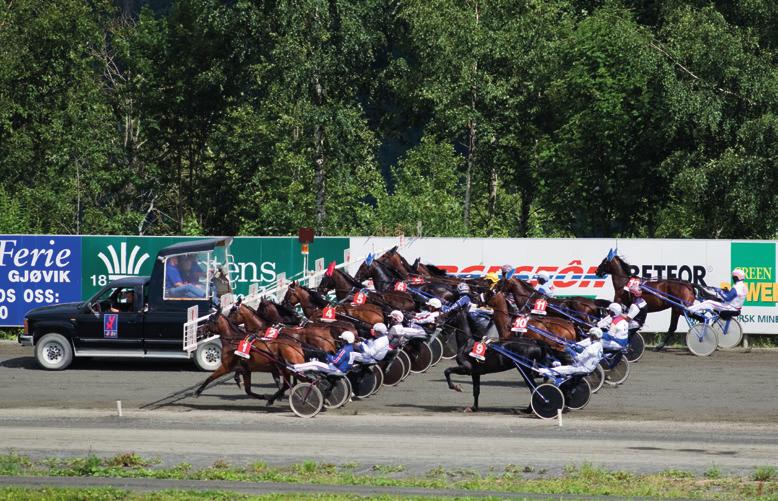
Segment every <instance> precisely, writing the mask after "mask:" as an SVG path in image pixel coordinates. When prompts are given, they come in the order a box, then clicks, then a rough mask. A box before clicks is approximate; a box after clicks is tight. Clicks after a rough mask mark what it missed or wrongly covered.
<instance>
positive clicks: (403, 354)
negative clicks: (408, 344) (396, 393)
mask: <svg viewBox="0 0 778 501" xmlns="http://www.w3.org/2000/svg"><path fill="white" fill-rule="evenodd" d="M397 358H402V360H403V370H404V371H405V372H404V373H403V377H402V379H401V381H405V380H406V379H407V378H408V376H409V375H410V374H411V357H410V355H408V352H407V351H405V348H403V349H401V350H400V352H399V353H398V354H397Z"/></svg>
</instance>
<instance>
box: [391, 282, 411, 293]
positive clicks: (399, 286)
mask: <svg viewBox="0 0 778 501" xmlns="http://www.w3.org/2000/svg"><path fill="white" fill-rule="evenodd" d="M394 290H396V291H398V292H405V291H407V290H408V285H407V284H406V283H405V282H397V283H396V284H394Z"/></svg>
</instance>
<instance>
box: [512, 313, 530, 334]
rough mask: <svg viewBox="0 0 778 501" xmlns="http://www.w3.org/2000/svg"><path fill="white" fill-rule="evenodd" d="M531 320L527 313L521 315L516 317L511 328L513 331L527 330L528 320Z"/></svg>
mask: <svg viewBox="0 0 778 501" xmlns="http://www.w3.org/2000/svg"><path fill="white" fill-rule="evenodd" d="M528 321H529V317H527V316H525V315H521V316H518V317H516V318H515V319H514V320H513V325H512V326H511V330H512V331H513V332H527V322H528Z"/></svg>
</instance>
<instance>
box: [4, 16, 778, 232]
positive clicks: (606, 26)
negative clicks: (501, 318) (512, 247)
mask: <svg viewBox="0 0 778 501" xmlns="http://www.w3.org/2000/svg"><path fill="white" fill-rule="evenodd" d="M776 51H778V2H776V1H775V0H734V1H694V0H666V1H660V0H621V1H594V0H589V1H587V0H458V1H457V0H275V1H263V0H254V1H248V0H234V1H226V0H221V1H218V0H173V1H171V0H150V1H141V0H115V1H111V0H3V1H2V2H0V179H2V182H1V184H0V233H57V234H78V233H80V234H146V235H160V234H185V235H198V234H211V235H288V234H294V233H295V232H296V230H297V228H298V227H300V226H313V227H315V228H316V230H317V232H318V233H319V234H327V235H392V234H397V233H405V234H407V235H417V234H422V235H427V236H494V237H552V236H565V237H573V236H575V237H605V236H619V237H695V238H765V239H774V238H776V237H777V236H778V203H777V202H778V172H777V171H778V64H776V63H777V62H778V59H777V58H776V55H777V54H778V53H777V52H776Z"/></svg>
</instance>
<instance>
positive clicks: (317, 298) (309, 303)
mask: <svg viewBox="0 0 778 501" xmlns="http://www.w3.org/2000/svg"><path fill="white" fill-rule="evenodd" d="M283 304H287V305H291V306H294V305H296V304H299V305H300V306H302V308H303V312H304V313H305V316H306V317H308V318H309V319H311V320H319V319H320V318H321V315H322V309H323V308H324V307H326V306H329V305H330V304H329V303H328V302H327V301H326V300H325V299H324V298H323V297H321V295H320V294H319V293H318V292H316V291H313V290H311V289H308V288H307V287H304V286H302V285H300V284H298V283H296V282H292V283H291V284H290V285H289V288H288V289H287V291H286V295H285V296H284V300H283ZM335 311H336V312H337V313H340V314H345V315H348V316H349V317H351V318H354V319H356V320H360V321H362V322H364V323H365V324H367V325H369V326H371V327H372V326H373V325H374V324H377V323H382V322H383V321H384V314H383V311H382V310H381V308H379V307H378V306H376V305H374V304H362V305H358V306H354V305H349V304H339V305H337V306H336V308H335Z"/></svg>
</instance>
